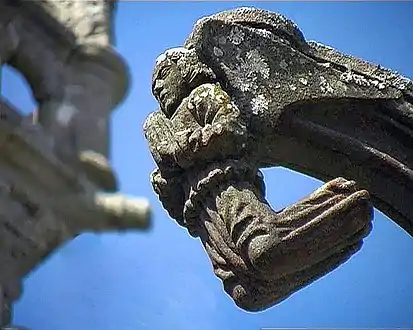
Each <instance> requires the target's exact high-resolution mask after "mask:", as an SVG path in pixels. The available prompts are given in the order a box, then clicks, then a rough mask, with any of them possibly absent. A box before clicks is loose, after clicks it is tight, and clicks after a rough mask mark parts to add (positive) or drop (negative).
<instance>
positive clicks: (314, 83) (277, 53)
mask: <svg viewBox="0 0 413 330" xmlns="http://www.w3.org/2000/svg"><path fill="white" fill-rule="evenodd" d="M412 90H413V88H412V82H411V81H410V80H408V79H406V78H403V77H401V76H400V75H398V74H396V73H393V72H391V71H390V70H386V69H383V68H381V67H379V66H377V65H374V64H370V63H367V62H364V61H362V60H359V59H355V58H352V57H350V56H347V55H344V54H341V53H340V52H338V51H336V50H334V49H332V48H330V47H326V46H323V45H320V44H317V43H314V42H307V41H306V40H305V39H304V37H303V35H302V33H301V32H300V31H299V29H298V28H297V26H296V25H295V24H294V23H293V22H291V21H290V20H288V19H286V18H284V17H283V16H281V15H279V14H276V13H270V12H267V11H263V10H258V9H253V8H240V9H236V10H231V11H226V12H221V13H218V14H216V15H212V16H210V17H206V18H203V19H201V20H199V21H198V22H197V23H196V25H195V27H194V29H193V32H192V33H191V35H190V36H189V38H188V39H187V41H186V43H185V45H184V47H183V48H176V49H172V50H169V51H167V52H166V53H164V54H163V55H161V56H160V57H159V58H158V60H157V63H156V67H155V70H154V75H153V93H154V96H155V98H156V99H157V101H158V102H159V104H160V110H159V111H157V112H155V113H152V114H151V115H150V116H149V117H148V118H147V121H146V123H145V126H144V131H145V135H146V138H147V139H148V142H149V147H150V150H151V153H152V155H153V157H154V159H155V161H156V163H157V165H158V167H159V168H158V169H156V170H155V172H153V173H152V175H151V181H152V184H153V187H154V189H155V191H156V193H157V194H158V195H159V198H160V200H161V202H162V204H163V206H164V207H165V209H166V210H167V211H168V213H169V215H170V216H171V217H173V218H174V219H175V220H176V221H177V222H178V223H179V224H180V225H182V226H185V227H186V228H187V229H188V231H189V233H190V234H191V235H192V236H195V237H199V238H200V239H201V241H202V243H203V245H204V248H205V250H206V252H207V253H208V255H209V257H210V259H211V261H212V264H213V267H214V272H215V274H216V275H217V276H218V277H219V278H221V279H222V281H223V284H224V289H225V291H226V292H227V293H228V294H229V295H230V296H231V297H232V298H233V299H234V301H235V303H236V304H237V305H238V306H240V307H241V308H243V309H246V310H249V311H258V310H262V309H265V308H268V307H270V306H272V305H274V304H277V303H278V302H280V301H282V300H283V299H285V298H287V297H288V296H289V295H291V294H292V293H294V292H295V291H297V290H299V289H300V288H302V287H304V286H306V285H308V284H309V283H311V282H313V281H314V280H315V279H317V278H320V277H322V276H323V275H325V274H326V273H328V272H330V271H331V270H333V269H335V268H336V267H338V266H339V265H341V264H342V263H343V262H345V261H346V260H348V258H350V257H351V256H352V255H353V254H354V253H355V252H357V251H358V250H359V249H360V248H361V246H362V243H363V238H364V237H366V236H367V235H368V234H369V232H370V231H371V220H372V217H373V212H372V207H373V204H374V205H375V206H377V207H378V208H379V209H380V210H382V211H383V212H384V213H386V214H387V215H388V216H390V217H391V218H392V219H393V220H394V221H395V222H396V223H398V224H399V225H400V226H402V227H403V228H404V229H405V230H406V231H408V232H409V233H410V234H413V213H412V212H413V209H412V208H411V207H410V205H409V204H408V201H409V200H411V199H412V198H413V190H412V187H413V151H412V149H411V146H412V145H413V105H412V101H413V98H412ZM268 166H285V167H288V168H292V169H295V170H298V171H300V172H303V173H306V174H309V175H311V176H314V177H316V178H319V179H321V180H324V181H328V182H327V183H326V184H325V185H323V186H322V187H321V188H320V189H318V190H317V191H315V192H314V193H313V194H311V195H310V196H308V197H307V198H305V199H303V200H301V201H299V202H297V203H296V204H294V205H292V206H290V207H287V208H286V209H284V210H281V211H274V210H272V209H271V208H270V206H269V204H268V203H267V201H266V200H265V186H264V182H263V179H262V175H261V174H260V171H259V168H261V167H268ZM343 177H345V178H346V179H344V178H343Z"/></svg>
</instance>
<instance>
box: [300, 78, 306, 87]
mask: <svg viewBox="0 0 413 330" xmlns="http://www.w3.org/2000/svg"><path fill="white" fill-rule="evenodd" d="M298 81H299V82H300V83H302V84H303V85H304V86H307V84H308V80H307V79H305V78H303V77H301V78H298Z"/></svg>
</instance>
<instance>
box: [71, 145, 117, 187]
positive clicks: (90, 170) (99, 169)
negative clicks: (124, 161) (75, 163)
mask: <svg viewBox="0 0 413 330" xmlns="http://www.w3.org/2000/svg"><path fill="white" fill-rule="evenodd" d="M79 160H80V164H81V167H82V169H83V170H84V171H85V174H86V176H87V177H88V179H89V180H90V181H92V182H93V183H95V184H96V185H97V186H98V187H99V188H101V189H102V190H104V191H106V192H115V191H117V190H118V183H117V179H116V176H115V174H114V172H113V170H112V168H111V166H110V165H109V162H108V160H107V159H106V157H104V156H103V155H101V154H99V153H96V152H94V151H90V150H88V151H83V152H81V153H80V155H79Z"/></svg>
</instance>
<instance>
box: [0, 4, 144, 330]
mask: <svg viewBox="0 0 413 330" xmlns="http://www.w3.org/2000/svg"><path fill="white" fill-rule="evenodd" d="M113 10H114V5H113V2H112V1H76V2H73V1H60V2H59V1H37V0H36V1H32V0H27V1H26V0H24V1H6V0H0V39H1V41H0V65H3V64H8V65H11V66H13V67H14V68H16V69H17V70H18V71H20V73H22V74H23V76H24V77H25V78H26V80H27V81H28V83H29V85H30V87H31V88H32V91H33V96H34V98H35V100H36V101H37V102H38V109H37V110H36V111H34V113H33V114H30V115H29V116H26V117H24V118H23V116H22V115H21V114H20V113H19V111H18V109H15V108H14V107H13V105H11V104H9V103H8V102H7V101H6V100H4V99H3V98H1V97H0V152H1V157H0V242H1V243H0V261H1V267H0V328H1V329H10V330H11V329H16V330H18V329H22V330H23V329H24V328H22V327H18V326H15V325H12V307H13V303H14V302H15V301H16V300H17V299H19V297H20V296H21V294H22V280H23V278H24V277H25V276H26V275H27V274H29V273H30V272H31V271H32V270H33V269H34V268H36V267H38V266H39V265H40V264H41V263H42V262H43V261H44V260H45V258H47V257H48V256H49V255H50V254H52V253H53V252H54V250H55V249H56V248H58V247H59V246H60V245H61V244H63V243H65V242H67V241H69V240H71V239H72V238H74V237H76V236H77V235H79V234H81V233H83V232H91V231H92V232H103V231H126V230H128V231H129V230H139V231H142V230H148V229H149V228H150V219H151V211H150V207H149V204H148V201H147V200H146V199H143V198H136V197H132V196H124V195H122V194H120V193H117V192H116V190H117V182H116V176H115V173H114V172H113V170H112V168H111V166H110V163H109V160H108V159H109V150H108V142H109V141H108V140H109V129H110V127H109V119H110V114H111V111H113V109H114V108H115V107H116V106H117V105H118V104H119V103H120V102H121V101H122V100H123V99H124V98H125V96H126V93H127V90H128V86H129V76H128V75H129V73H128V70H127V66H126V64H125V62H124V60H123V59H122V58H121V56H120V55H119V54H118V53H117V52H116V51H115V50H114V48H113V47H112V44H111V41H112V40H111V39H112V38H111V33H112V31H111V26H112V16H113ZM4 83H7V82H4Z"/></svg>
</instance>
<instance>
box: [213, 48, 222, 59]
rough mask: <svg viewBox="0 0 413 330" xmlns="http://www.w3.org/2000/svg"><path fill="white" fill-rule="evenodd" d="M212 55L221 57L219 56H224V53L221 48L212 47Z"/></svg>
mask: <svg viewBox="0 0 413 330" xmlns="http://www.w3.org/2000/svg"><path fill="white" fill-rule="evenodd" d="M214 55H215V56H218V57H221V56H223V55H224V52H223V51H222V49H221V48H218V47H214Z"/></svg>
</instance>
